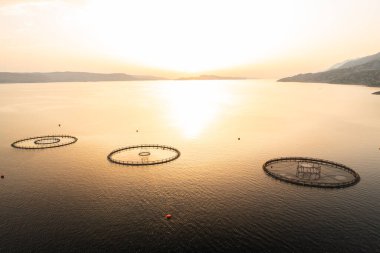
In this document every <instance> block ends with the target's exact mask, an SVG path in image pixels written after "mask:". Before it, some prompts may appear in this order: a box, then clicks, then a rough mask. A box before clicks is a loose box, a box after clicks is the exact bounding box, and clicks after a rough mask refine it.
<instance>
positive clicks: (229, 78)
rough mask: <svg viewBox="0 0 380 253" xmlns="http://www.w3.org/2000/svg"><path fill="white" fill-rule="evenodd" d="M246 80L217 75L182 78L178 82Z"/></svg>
mask: <svg viewBox="0 0 380 253" xmlns="http://www.w3.org/2000/svg"><path fill="white" fill-rule="evenodd" d="M241 79H246V78H245V77H226V76H216V75H200V76H191V77H181V78H178V79H177V80H241Z"/></svg>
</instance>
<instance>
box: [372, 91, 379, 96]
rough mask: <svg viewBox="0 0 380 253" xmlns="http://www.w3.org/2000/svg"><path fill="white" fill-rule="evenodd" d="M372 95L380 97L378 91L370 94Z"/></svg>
mask: <svg viewBox="0 0 380 253" xmlns="http://www.w3.org/2000/svg"><path fill="white" fill-rule="evenodd" d="M372 94H373V95H380V91H376V92H374V93H372Z"/></svg>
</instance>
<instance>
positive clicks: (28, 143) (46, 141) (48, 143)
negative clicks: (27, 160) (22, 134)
mask: <svg viewBox="0 0 380 253" xmlns="http://www.w3.org/2000/svg"><path fill="white" fill-rule="evenodd" d="M77 140H78V138H76V137H74V136H70V135H45V136H37V137H31V138H26V139H22V140H18V141H15V142H13V143H12V144H11V146H12V147H14V148H19V149H45V148H56V147H62V146H66V145H70V144H73V143H75V142H77Z"/></svg>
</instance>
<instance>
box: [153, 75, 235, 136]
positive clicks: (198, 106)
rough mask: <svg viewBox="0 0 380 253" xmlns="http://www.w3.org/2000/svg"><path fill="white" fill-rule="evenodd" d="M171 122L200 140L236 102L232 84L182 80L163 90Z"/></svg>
mask: <svg viewBox="0 0 380 253" xmlns="http://www.w3.org/2000/svg"><path fill="white" fill-rule="evenodd" d="M160 94H161V97H162V98H163V99H164V100H165V104H166V105H167V106H168V110H169V111H168V118H169V122H170V123H171V124H173V125H174V126H175V127H177V128H179V129H180V131H181V133H182V134H183V136H185V137H186V138H196V137H199V135H200V134H201V133H202V132H203V131H204V130H205V128H206V127H208V126H209V125H210V124H212V123H213V122H214V121H216V120H217V118H218V116H219V115H220V113H221V112H222V109H223V107H224V106H229V105H231V104H232V102H233V96H232V94H231V91H230V86H229V85H224V84H223V82H221V81H218V82H216V81H201V82H200V81H178V82H176V83H174V84H173V83H171V84H170V85H166V86H165V87H164V88H163V89H161V90H160Z"/></svg>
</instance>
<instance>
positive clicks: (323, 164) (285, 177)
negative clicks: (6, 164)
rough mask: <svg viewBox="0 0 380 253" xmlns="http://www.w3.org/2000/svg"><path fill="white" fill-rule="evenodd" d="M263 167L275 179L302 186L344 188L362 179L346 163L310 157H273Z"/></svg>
mask: <svg viewBox="0 0 380 253" xmlns="http://www.w3.org/2000/svg"><path fill="white" fill-rule="evenodd" d="M263 169H264V171H265V173H266V174H268V175H269V176H271V177H273V178H275V179H278V180H281V181H285V182H288V183H292V184H297V185H302V186H312V187H320V188H343V187H348V186H351V185H354V184H356V183H358V182H359V181H360V176H359V174H358V173H356V172H355V171H354V170H353V169H351V168H349V167H347V166H346V165H343V164H340V163H336V162H332V161H327V160H323V159H317V158H309V157H281V158H275V159H271V160H269V161H267V162H266V163H264V165H263Z"/></svg>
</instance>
